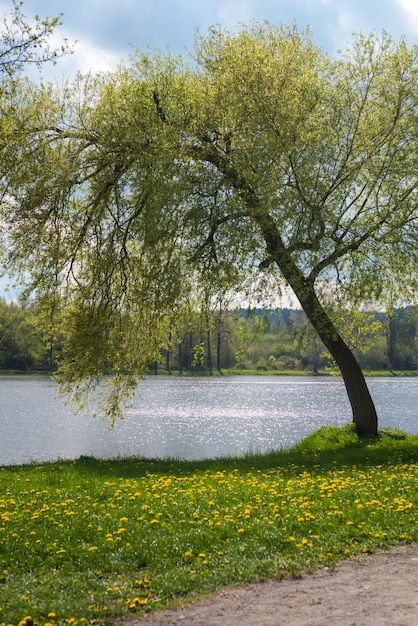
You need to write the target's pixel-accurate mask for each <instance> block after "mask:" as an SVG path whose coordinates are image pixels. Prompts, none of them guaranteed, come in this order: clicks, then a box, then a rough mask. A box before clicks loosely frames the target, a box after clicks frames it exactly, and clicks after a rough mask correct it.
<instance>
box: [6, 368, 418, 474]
mask: <svg viewBox="0 0 418 626" xmlns="http://www.w3.org/2000/svg"><path fill="white" fill-rule="evenodd" d="M368 384H369V388H370V390H371V393H372V396H373V399H374V401H375V403H376V407H377V411H378V414H379V427H385V426H386V427H392V428H400V429H402V430H405V431H407V432H409V433H415V434H416V433H418V379H416V378H371V379H368ZM347 422H351V411H350V405H349V402H348V399H347V396H346V393H345V388H344V385H343V383H342V381H341V380H339V379H337V378H331V377H330V378H328V377H326V378H315V377H296V376H295V377H293V376H225V377H212V378H209V377H208V378H198V377H188V376H184V377H174V376H173V377H170V376H151V377H148V378H146V379H145V380H144V381H143V382H142V383H140V385H139V393H138V396H137V397H136V398H135V400H134V405H133V406H132V408H130V409H128V410H127V413H126V420H124V421H122V422H118V423H117V424H116V426H115V428H114V429H113V430H109V429H108V427H107V424H106V423H104V422H103V421H102V420H101V419H99V418H92V417H90V416H87V415H83V414H80V415H74V414H73V413H72V410H71V408H70V407H68V406H66V405H65V403H64V400H63V399H62V398H60V397H58V395H57V386H56V384H55V383H54V382H53V381H51V380H50V379H49V378H48V377H41V376H39V377H38V376H0V465H15V464H22V463H28V462H32V461H36V462H42V461H50V460H55V459H57V458H61V459H75V458H78V457H80V456H82V455H87V456H94V457H98V458H113V457H117V456H123V457H126V456H132V455H138V456H143V457H147V458H157V457H158V458H166V457H175V458H182V459H202V458H214V457H221V456H227V455H230V454H241V453H244V452H248V451H252V452H266V451H268V450H272V449H278V448H288V447H290V446H292V445H293V444H295V443H297V442H298V441H300V440H301V439H302V438H303V437H305V436H306V435H308V434H309V433H311V432H313V431H314V430H316V429H317V428H319V427H320V426H323V425H339V426H342V425H343V424H345V423H347Z"/></svg>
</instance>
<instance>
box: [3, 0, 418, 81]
mask: <svg viewBox="0 0 418 626" xmlns="http://www.w3.org/2000/svg"><path fill="white" fill-rule="evenodd" d="M10 7H11V2H10V0H9V1H4V0H0V14H4V13H7V12H8V11H9V10H10ZM23 10H24V13H25V14H26V15H27V16H28V17H29V16H31V15H34V14H39V15H40V16H47V15H48V16H54V15H57V14H58V13H64V16H63V25H62V26H61V27H60V29H59V30H58V31H57V33H56V37H57V39H59V38H61V37H67V38H68V39H69V40H71V41H74V40H77V41H78V43H77V45H76V53H75V54H74V55H73V56H71V57H69V58H67V59H62V60H61V61H60V62H59V64H58V66H57V67H56V68H55V69H54V70H53V71H52V70H51V69H49V70H48V72H49V75H50V76H51V77H54V78H58V77H60V76H62V75H66V76H68V75H72V74H74V73H75V72H76V71H77V70H80V71H81V72H83V73H84V72H87V71H89V70H93V71H102V70H112V69H114V68H115V67H116V66H117V65H118V63H120V62H121V61H128V57H129V54H130V52H131V50H132V47H136V48H140V49H142V50H145V49H146V48H147V47H148V46H151V47H157V48H159V49H162V50H165V49H169V50H170V51H171V52H173V53H175V54H177V53H180V52H183V51H184V50H185V49H186V48H189V49H190V48H191V47H192V46H193V37H194V33H195V32H196V29H199V30H200V32H202V33H205V32H206V31H207V29H208V27H209V26H211V25H214V24H220V25H221V26H223V27H227V28H229V29H232V30H233V29H236V28H237V27H238V26H239V24H240V23H247V22H249V21H251V20H255V21H258V22H262V21H263V20H267V21H269V22H271V23H273V24H278V23H282V24H288V23H291V22H293V21H296V23H297V24H298V26H299V27H300V28H303V27H305V26H306V25H309V26H310V27H311V28H312V33H313V39H314V41H315V43H316V44H318V45H320V46H322V47H323V48H324V50H326V51H328V52H330V53H335V52H336V51H337V50H338V49H340V48H342V47H344V46H345V44H346V43H347V41H349V40H350V37H351V33H352V32H359V31H361V32H363V33H367V32H370V31H372V30H375V31H378V32H380V31H381V30H382V29H383V30H386V31H387V32H388V33H389V34H390V35H392V36H393V37H394V38H395V39H398V38H400V37H403V36H405V38H406V40H407V41H408V43H410V44H413V43H418V0H25V1H24V5H23Z"/></svg>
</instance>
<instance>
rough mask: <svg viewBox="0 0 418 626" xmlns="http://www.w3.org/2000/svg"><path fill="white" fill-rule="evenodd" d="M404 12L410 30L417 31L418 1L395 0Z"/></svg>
mask: <svg viewBox="0 0 418 626" xmlns="http://www.w3.org/2000/svg"><path fill="white" fill-rule="evenodd" d="M395 2H396V4H397V5H398V6H399V7H400V9H401V10H402V11H403V12H404V14H405V20H406V21H407V22H408V27H409V29H410V30H411V31H413V32H415V33H417V32H418V2H417V0H395Z"/></svg>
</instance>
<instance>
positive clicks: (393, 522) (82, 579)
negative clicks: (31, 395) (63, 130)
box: [0, 425, 418, 626]
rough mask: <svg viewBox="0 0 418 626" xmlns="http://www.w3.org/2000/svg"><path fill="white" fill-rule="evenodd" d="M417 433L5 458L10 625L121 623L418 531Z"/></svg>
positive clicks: (0, 531) (2, 566)
mask: <svg viewBox="0 0 418 626" xmlns="http://www.w3.org/2000/svg"><path fill="white" fill-rule="evenodd" d="M417 474H418V436H416V435H415V436H412V435H404V434H402V433H399V432H398V431H397V432H394V433H392V432H391V431H386V432H385V434H382V435H381V436H380V437H379V438H378V439H376V440H367V439H366V440H359V439H358V438H357V435H356V434H355V432H354V431H353V428H352V427H351V425H349V426H346V427H344V428H329V427H327V428H321V429H320V430H319V431H317V432H316V433H314V434H312V435H311V436H309V437H307V438H306V439H305V440H304V441H302V442H301V443H299V444H298V445H297V446H295V447H294V448H293V449H292V450H289V451H282V452H271V453H268V454H264V455H246V456H243V457H239V458H228V459H220V460H212V461H199V462H197V461H196V462H181V461H176V460H167V461H162V460H154V461H146V460H141V459H137V458H132V459H118V460H112V461H100V460H94V459H92V458H81V459H79V460H77V461H73V462H55V463H48V464H42V465H27V466H21V467H17V466H12V467H2V468H0V624H4V625H9V624H10V625H13V626H18V625H19V624H20V625H21V626H22V625H27V626H29V625H35V624H37V625H39V626H46V625H54V626H57V625H70V626H76V625H89V624H111V623H112V621H114V620H115V619H116V618H119V619H122V618H123V617H124V616H130V617H132V616H134V615H136V616H140V615H141V614H142V613H143V612H145V611H150V610H152V609H154V608H156V607H161V606H165V605H166V604H167V603H173V602H179V601H187V599H188V598H190V597H191V594H194V595H195V596H196V595H198V594H204V593H207V592H210V591H212V590H215V589H217V588H219V587H220V586H222V585H227V584H239V583H243V582H246V581H254V580H263V579H267V578H281V577H284V576H289V575H297V574H300V573H301V572H305V571H309V570H312V569H315V568H318V567H321V566H324V565H327V566H332V565H333V564H335V563H337V562H338V561H340V560H341V559H345V558H350V557H352V556H354V555H356V554H358V553H361V552H373V551H375V550H379V549H382V548H389V547H390V546H392V545H396V544H399V543H407V542H413V541H416V540H417V521H418V520H417V500H418V493H417V489H416V485H417Z"/></svg>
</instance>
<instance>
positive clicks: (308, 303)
mask: <svg viewBox="0 0 418 626" xmlns="http://www.w3.org/2000/svg"><path fill="white" fill-rule="evenodd" d="M294 291H295V295H296V296H297V297H298V299H299V301H300V304H301V305H302V308H303V310H304V311H305V313H306V315H307V317H308V319H309V321H310V322H311V324H312V326H313V327H314V329H315V330H316V332H317V333H318V335H319V337H320V338H321V339H322V341H323V343H324V344H325V346H326V347H327V349H328V350H329V352H330V354H331V355H332V357H333V358H334V360H335V362H336V364H337V366H338V368H339V370H340V372H341V375H342V377H343V380H344V384H345V388H346V390H347V395H348V399H349V401H350V404H351V409H352V412H353V422H354V424H355V425H356V430H357V432H358V434H359V435H360V436H362V435H372V436H376V435H377V413H376V408H375V406H374V402H373V400H372V397H371V395H370V392H369V389H368V387H367V384H366V379H365V377H364V374H363V372H362V371H361V368H360V365H359V364H358V362H357V361H356V358H355V357H354V355H353V353H352V351H351V350H350V348H349V347H348V346H347V344H346V343H345V342H344V340H343V338H342V337H341V336H340V335H339V333H338V332H337V330H336V329H335V327H334V325H333V323H332V321H331V319H330V318H329V316H328V314H327V313H326V311H325V310H324V308H323V307H322V305H321V303H320V302H319V300H318V298H317V296H316V293H315V291H314V289H313V287H311V288H307V287H306V284H305V286H304V288H303V289H300V290H298V291H299V293H297V291H296V290H295V289H294Z"/></svg>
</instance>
